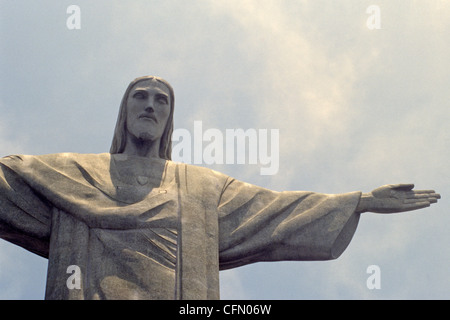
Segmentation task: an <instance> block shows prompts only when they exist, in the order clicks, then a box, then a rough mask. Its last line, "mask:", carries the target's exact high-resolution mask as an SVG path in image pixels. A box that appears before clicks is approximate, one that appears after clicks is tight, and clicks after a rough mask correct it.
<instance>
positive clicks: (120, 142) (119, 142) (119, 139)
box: [109, 76, 175, 160]
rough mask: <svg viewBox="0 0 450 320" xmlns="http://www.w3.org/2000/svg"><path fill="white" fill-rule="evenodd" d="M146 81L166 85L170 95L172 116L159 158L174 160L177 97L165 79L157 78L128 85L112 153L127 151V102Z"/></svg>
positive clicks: (112, 145) (165, 132) (162, 138)
mask: <svg viewBox="0 0 450 320" xmlns="http://www.w3.org/2000/svg"><path fill="white" fill-rule="evenodd" d="M145 80H156V81H158V82H160V83H162V84H164V85H165V86H166V87H167V88H168V89H169V93H170V101H169V105H170V114H169V118H168V119H167V123H166V128H165V129H164V133H163V135H162V136H161V143H160V147H159V157H160V158H161V159H166V160H171V159H172V132H173V110H174V106H175V95H174V92H173V88H172V86H171V85H170V84H169V83H168V82H167V81H166V80H164V79H162V78H159V77H155V76H144V77H139V78H136V79H134V80H133V81H131V83H130V84H129V85H128V88H127V90H126V91H125V94H124V95H123V98H122V102H121V104H120V109H119V116H118V117H117V122H116V128H115V129H114V137H113V141H112V144H111V149H110V150H109V152H110V153H112V154H114V153H123V151H124V150H125V144H126V142H127V139H126V137H127V100H128V95H129V94H130V91H131V89H132V88H133V86H134V85H135V84H137V83H139V82H141V81H145Z"/></svg>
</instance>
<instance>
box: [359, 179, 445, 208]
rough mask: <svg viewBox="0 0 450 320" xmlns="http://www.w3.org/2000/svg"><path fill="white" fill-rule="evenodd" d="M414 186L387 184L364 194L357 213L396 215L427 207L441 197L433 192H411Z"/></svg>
mask: <svg viewBox="0 0 450 320" xmlns="http://www.w3.org/2000/svg"><path fill="white" fill-rule="evenodd" d="M413 188H414V184H389V185H385V186H381V187H379V188H376V189H375V190H373V191H372V192H370V193H364V194H363V195H362V196H361V200H360V202H359V204H358V207H357V208H356V211H357V212H360V213H362V212H375V213H396V212H404V211H411V210H417V209H422V208H426V207H429V206H430V205H431V204H432V203H436V202H437V201H438V199H440V198H441V196H440V195H439V194H438V193H436V192H435V191H434V190H413Z"/></svg>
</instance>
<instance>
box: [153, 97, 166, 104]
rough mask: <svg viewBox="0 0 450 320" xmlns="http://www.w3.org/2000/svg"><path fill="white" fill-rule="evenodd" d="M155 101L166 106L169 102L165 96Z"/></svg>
mask: <svg viewBox="0 0 450 320" xmlns="http://www.w3.org/2000/svg"><path fill="white" fill-rule="evenodd" d="M156 100H157V101H158V102H159V103H161V104H168V103H169V101H168V99H167V97H166V96H158V97H157V98H156Z"/></svg>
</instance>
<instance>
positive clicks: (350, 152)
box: [0, 0, 450, 299]
mask: <svg viewBox="0 0 450 320" xmlns="http://www.w3.org/2000/svg"><path fill="white" fill-rule="evenodd" d="M0 4H1V11H0V15H1V20H0V26H1V31H0V45H1V47H0V48H1V53H0V57H1V59H0V68H1V69H0V78H1V86H0V92H1V93H0V156H6V155H9V154H17V153H19V154H20V153H25V154H46V153H57V152H79V153H101V152H108V150H109V147H110V143H111V140H112V134H113V129H114V125H115V121H116V118H117V112H118V109H119V104H120V100H121V98H122V95H123V93H124V91H125V89H126V86H127V85H128V83H129V82H130V81H131V80H133V79H134V78H136V77H138V76H142V75H158V76H161V77H163V78H165V79H166V80H168V81H169V82H170V83H171V84H172V85H173V87H174V89H175V97H176V98H175V101H176V102H175V127H176V128H184V129H187V130H188V131H189V132H193V128H194V121H202V125H203V129H204V130H206V129H208V128H214V129H218V130H219V131H220V132H225V131H226V130H227V129H236V128H242V129H253V130H257V131H258V130H262V129H267V130H270V129H278V130H279V146H278V147H279V169H278V172H277V173H276V174H274V175H266V176H263V175H260V168H261V165H258V164H256V165H252V164H240V165H238V164H228V165H227V164H224V165H214V166H211V167H212V168H214V169H217V170H220V171H222V172H224V173H226V174H229V175H231V176H233V177H235V178H237V179H239V180H244V181H247V182H249V183H254V184H257V185H260V186H264V187H266V188H269V189H273V190H280V191H281V190H311V191H317V192H323V193H342V192H349V191H364V192H368V191H371V190H372V189H374V188H376V187H378V186H380V185H383V184H388V183H403V182H412V183H415V184H416V188H418V189H430V188H433V189H436V190H437V191H438V192H439V193H441V195H442V199H441V201H440V202H439V203H438V204H437V205H434V206H433V207H431V208H428V209H425V210H421V211H416V212H410V213H403V214H396V215H376V214H370V213H366V214H364V215H363V216H362V218H361V220H360V224H359V227H358V230H357V232H356V234H355V236H354V238H353V240H352V242H351V243H350V245H349V247H348V249H347V250H346V251H345V252H344V254H343V255H342V256H341V257H340V258H339V259H338V260H335V261H326V262H272V263H257V264H254V265H249V266H245V267H241V268H237V269H233V270H230V271H226V272H222V273H221V295H222V298H223V299H449V298H450V277H449V270H450V245H449V244H450V232H449V231H448V225H450V212H449V208H450V205H449V204H450V202H449V200H448V198H449V194H450V186H449V177H450V166H449V164H448V163H449V158H450V130H449V125H448V124H449V123H450V99H449V97H448V92H449V88H450V72H449V71H450V59H448V57H450V42H449V41H448V39H450V3H449V2H448V1H444V0H442V1H433V0H421V1H412V0H411V1H410V0H408V1H407V0H397V1H387V0H386V1H364V0H363V1H361V0H347V1H332V0H320V1H318V0H310V1H308V0H282V1H280V0H273V1H267V0H244V1H243V0H239V1H238V0H226V1H225V0H223V1H222V0H210V1H206V0H189V1H183V0H164V1H161V0H158V1H156V0H155V1H148V0H147V1H129V2H125V1H111V0H109V1H104V0H101V1H100V0H97V1H81V0H80V1H77V0H75V1H61V0H58V1H56V0H53V1H49V0H47V1H31V0H29V1H24V0H16V1H7V0H0ZM73 4H74V5H77V6H79V8H80V9H81V13H80V18H81V20H80V22H81V23H80V27H81V28H80V29H73V30H70V29H68V27H67V26H66V22H67V19H68V18H69V17H70V14H68V13H67V12H66V10H67V8H68V7H69V5H73ZM370 6H376V7H375V8H378V9H379V18H380V20H379V26H380V27H381V28H380V29H378V28H369V27H370V26H373V25H372V24H370V23H369V25H368V24H367V22H368V20H369V22H374V20H372V19H373V18H376V17H375V16H374V15H375V13H374V12H375V11H369V12H367V9H368V8H369V7H370ZM204 165H205V166H207V165H206V164H204ZM371 265H377V266H379V267H380V272H381V273H380V274H381V288H380V289H373V290H370V289H368V287H367V285H366V281H367V279H368V277H369V276H370V274H368V273H367V268H368V267H369V266H371ZM46 269H47V260H45V259H43V258H40V257H38V256H36V255H34V254H32V253H29V252H27V251H25V250H23V249H21V248H19V247H16V246H13V245H11V244H9V243H8V242H6V241H3V240H0V299H42V298H43V297H44V292H45V278H46Z"/></svg>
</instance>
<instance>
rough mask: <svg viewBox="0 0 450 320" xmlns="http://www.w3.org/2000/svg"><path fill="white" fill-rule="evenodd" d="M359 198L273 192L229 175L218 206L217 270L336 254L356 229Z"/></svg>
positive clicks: (350, 195) (323, 257)
mask: <svg viewBox="0 0 450 320" xmlns="http://www.w3.org/2000/svg"><path fill="white" fill-rule="evenodd" d="M360 197H361V193H360V192H352V193H345V194H336V195H329V194H320V193H314V192H302V191H285V192H276V191H272V190H267V189H265V188H261V187H258V186H254V185H251V184H248V183H245V182H241V181H238V180H235V179H232V178H229V179H228V180H227V183H226V184H225V187H224V190H223V193H222V196H221V198H220V201H219V205H218V215H219V260H220V269H221V270H224V269H229V268H234V267H239V266H242V265H245V264H249V263H254V262H258V261H282V260H284V261H286V260H296V261H300V260H331V259H336V258H338V257H339V256H340V255H341V254H342V252H343V251H344V250H345V249H346V247H347V245H348V244H349V242H350V240H351V238H352V237H353V234H354V232H355V230H356V227H357V224H358V221H359V214H358V213H355V209H356V207H357V205H358V203H359V200H360Z"/></svg>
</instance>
